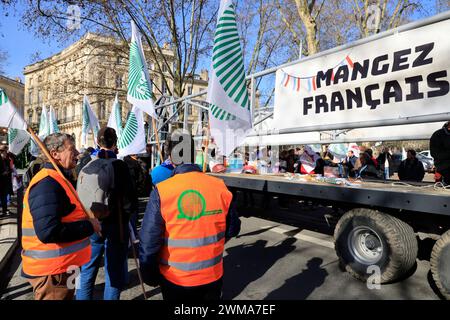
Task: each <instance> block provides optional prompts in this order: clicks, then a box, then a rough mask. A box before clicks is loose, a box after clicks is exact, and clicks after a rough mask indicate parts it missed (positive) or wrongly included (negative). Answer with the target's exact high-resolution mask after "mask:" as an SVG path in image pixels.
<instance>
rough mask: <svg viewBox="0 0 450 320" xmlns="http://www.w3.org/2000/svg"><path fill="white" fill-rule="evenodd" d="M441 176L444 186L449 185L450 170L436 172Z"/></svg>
mask: <svg viewBox="0 0 450 320" xmlns="http://www.w3.org/2000/svg"><path fill="white" fill-rule="evenodd" d="M438 172H439V173H440V174H441V175H442V180H443V181H444V183H445V184H448V185H450V169H445V170H441V171H438Z"/></svg>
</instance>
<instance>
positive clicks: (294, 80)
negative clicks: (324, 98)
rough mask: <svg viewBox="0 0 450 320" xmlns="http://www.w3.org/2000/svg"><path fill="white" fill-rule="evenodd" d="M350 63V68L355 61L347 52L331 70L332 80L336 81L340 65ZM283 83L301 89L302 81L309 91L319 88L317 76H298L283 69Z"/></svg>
mask: <svg viewBox="0 0 450 320" xmlns="http://www.w3.org/2000/svg"><path fill="white" fill-rule="evenodd" d="M344 65H348V66H349V67H350V68H353V66H354V63H353V60H352V59H351V58H350V56H349V55H348V54H347V55H346V56H345V58H344V59H342V60H341V61H340V62H339V63H338V64H337V65H335V66H334V67H333V68H332V71H331V81H332V82H334V75H335V73H336V71H335V70H337V69H338V68H339V67H341V66H344ZM283 73H284V74H283V78H282V82H281V83H282V84H283V86H284V87H286V88H291V89H292V90H293V91H300V88H301V83H306V86H305V89H306V90H307V91H308V92H311V90H313V91H315V90H317V82H316V76H315V75H314V76H308V77H296V76H293V75H291V74H287V73H286V72H284V71H283Z"/></svg>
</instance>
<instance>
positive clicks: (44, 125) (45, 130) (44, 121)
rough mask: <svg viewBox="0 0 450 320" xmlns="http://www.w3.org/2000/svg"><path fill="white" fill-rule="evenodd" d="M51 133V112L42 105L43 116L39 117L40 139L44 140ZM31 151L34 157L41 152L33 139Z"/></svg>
mask: <svg viewBox="0 0 450 320" xmlns="http://www.w3.org/2000/svg"><path fill="white" fill-rule="evenodd" d="M49 134H50V122H49V114H48V111H47V107H46V106H45V105H44V106H42V110H41V117H40V119H39V131H38V137H39V139H41V141H44V139H45V137H47V136H48V135H49ZM30 153H31V155H32V156H34V157H37V156H39V154H40V150H39V147H38V145H37V144H36V142H34V140H31V144H30Z"/></svg>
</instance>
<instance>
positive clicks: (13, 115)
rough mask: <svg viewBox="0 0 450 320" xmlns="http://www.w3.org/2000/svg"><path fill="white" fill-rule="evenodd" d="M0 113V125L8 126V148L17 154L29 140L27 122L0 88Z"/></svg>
mask: <svg viewBox="0 0 450 320" xmlns="http://www.w3.org/2000/svg"><path fill="white" fill-rule="evenodd" d="M0 115H1V116H0V127H6V128H8V145H9V147H8V149H9V151H10V152H12V153H14V154H15V155H18V154H19V153H20V151H22V149H23V148H24V147H25V146H26V145H27V143H28V141H29V140H30V134H29V133H28V132H27V131H26V130H27V123H26V122H25V120H24V119H23V118H22V116H21V115H20V113H18V112H17V109H16V107H15V106H14V105H13V103H12V101H11V100H9V98H8V96H7V95H6V92H5V91H4V90H3V89H1V88H0Z"/></svg>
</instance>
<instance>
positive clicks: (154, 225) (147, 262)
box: [139, 164, 241, 286]
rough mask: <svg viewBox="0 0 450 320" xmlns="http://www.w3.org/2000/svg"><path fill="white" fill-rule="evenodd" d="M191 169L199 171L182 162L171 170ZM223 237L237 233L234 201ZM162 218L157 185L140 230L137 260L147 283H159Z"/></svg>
mask: <svg viewBox="0 0 450 320" xmlns="http://www.w3.org/2000/svg"><path fill="white" fill-rule="evenodd" d="M192 171H201V170H200V168H199V166H198V165H196V164H183V165H181V166H178V167H176V168H175V170H173V174H172V175H176V174H183V173H187V172H192ZM226 223H227V225H226V231H225V239H226V240H228V239H230V238H232V237H235V236H237V235H238V234H239V231H240V229H241V221H240V220H239V216H238V213H237V211H236V207H235V202H234V201H233V202H232V203H231V206H230V209H229V211H228V215H227V221H226ZM164 228H165V225H164V219H163V217H162V215H161V202H160V197H159V192H158V187H155V189H154V190H153V191H152V193H151V194H150V199H149V202H148V203H147V208H146V210H145V214H144V219H143V220H142V227H141V231H140V239H141V240H140V249H139V262H140V269H141V272H142V277H143V279H144V282H145V283H147V284H148V285H151V286H155V285H158V284H159V279H160V277H161V275H160V273H159V261H158V254H159V251H160V249H161V246H162V244H163V237H162V233H163V232H164Z"/></svg>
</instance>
